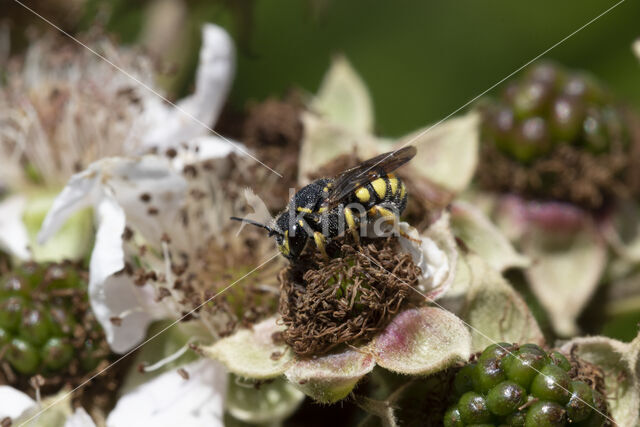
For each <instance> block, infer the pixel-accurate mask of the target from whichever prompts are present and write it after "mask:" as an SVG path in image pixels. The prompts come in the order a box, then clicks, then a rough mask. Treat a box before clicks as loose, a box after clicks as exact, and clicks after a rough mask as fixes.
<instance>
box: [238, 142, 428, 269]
mask: <svg viewBox="0 0 640 427" xmlns="http://www.w3.org/2000/svg"><path fill="white" fill-rule="evenodd" d="M415 154H416V149H415V147H412V146H409V147H405V148H402V149H400V150H397V151H393V152H389V153H384V154H380V155H379V156H376V157H374V158H372V159H369V160H367V161H365V162H363V163H361V164H359V165H358V166H355V167H353V168H351V169H347V170H346V171H344V172H342V173H341V174H339V175H338V176H337V177H335V178H333V179H332V178H321V179H317V180H315V181H313V182H312V183H310V184H309V185H307V186H305V187H303V188H302V189H300V191H298V192H297V193H296V194H295V195H294V196H293V197H292V198H291V200H290V201H289V205H288V207H287V209H285V210H284V211H283V212H281V213H280V214H278V216H277V217H276V218H275V220H274V221H273V224H271V225H266V224H260V223H258V222H254V221H251V220H247V219H243V218H237V217H233V218H231V219H233V220H236V221H243V222H246V223H248V224H252V225H255V226H258V227H262V228H264V229H266V230H267V231H269V236H270V237H271V236H275V237H276V241H277V243H278V248H279V249H280V252H281V253H282V255H284V256H285V257H286V258H288V259H290V260H295V259H296V258H297V257H298V256H299V255H300V254H301V253H302V251H303V250H304V247H305V246H306V244H307V241H308V240H309V239H310V238H311V237H313V239H314V241H315V244H316V246H317V247H318V249H319V250H320V251H321V252H322V253H323V254H324V255H325V256H326V250H325V244H326V241H327V239H331V238H333V237H336V236H338V235H340V233H341V232H342V230H343V229H344V225H346V227H347V228H348V229H349V231H350V232H351V233H352V235H353V237H354V239H355V240H356V242H358V241H359V233H358V227H359V225H360V223H361V221H362V219H363V218H365V217H366V218H372V217H382V218H384V219H386V220H389V221H394V222H395V220H396V219H397V216H398V215H400V214H401V213H402V211H403V210H404V208H405V207H406V206H407V189H406V187H405V185H404V183H403V182H402V181H401V180H400V179H399V178H398V177H396V176H395V175H394V174H393V173H392V172H393V171H394V170H395V169H397V168H399V167H400V166H402V165H403V164H405V163H407V162H408V161H409V160H411V159H412V158H413V156H415Z"/></svg>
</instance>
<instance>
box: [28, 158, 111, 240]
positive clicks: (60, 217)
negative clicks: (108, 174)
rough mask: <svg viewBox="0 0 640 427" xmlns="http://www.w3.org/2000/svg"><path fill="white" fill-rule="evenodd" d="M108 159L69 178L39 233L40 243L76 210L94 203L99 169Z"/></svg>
mask: <svg viewBox="0 0 640 427" xmlns="http://www.w3.org/2000/svg"><path fill="white" fill-rule="evenodd" d="M106 162H107V161H101V162H96V163H93V164H92V165H91V166H89V168H88V169H87V170H85V171H82V172H80V173H77V174H75V175H73V176H72V177H71V179H69V182H68V183H67V185H66V186H65V187H64V188H63V189H62V192H61V193H60V194H59V195H58V196H57V197H56V199H55V200H54V202H53V206H51V209H50V210H49V212H48V213H47V216H46V217H45V219H44V221H43V222H42V227H41V228H40V232H39V233H38V243H39V244H44V243H45V242H46V241H47V240H48V239H49V238H50V237H51V236H53V235H54V234H55V233H56V231H58V230H59V229H60V227H62V225H63V224H64V223H65V222H66V221H67V219H69V217H70V216H71V215H73V214H74V213H75V212H77V211H79V210H81V209H84V208H86V207H89V206H91V205H92V203H93V201H94V199H95V197H96V195H95V194H96V191H97V190H98V185H99V181H98V179H99V177H100V174H99V170H100V169H101V167H102V166H103V165H106V164H107V163H106Z"/></svg>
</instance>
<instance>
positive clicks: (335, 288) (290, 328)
mask: <svg viewBox="0 0 640 427" xmlns="http://www.w3.org/2000/svg"><path fill="white" fill-rule="evenodd" d="M328 251H329V253H331V254H332V255H334V256H332V258H331V259H329V260H325V259H323V258H322V256H321V255H320V254H319V253H318V252H317V251H315V250H308V251H306V252H305V253H303V255H302V257H301V258H300V259H299V260H298V262H296V263H295V264H292V265H291V266H289V267H287V268H286V269H284V270H283V271H282V272H281V274H280V285H281V291H282V292H281V298H280V314H281V315H282V319H283V322H284V324H285V325H286V326H287V329H286V330H285V332H284V333H283V339H284V341H285V342H286V343H287V344H289V345H290V346H291V347H292V349H293V351H295V353H296V354H298V355H300V356H303V357H305V356H307V357H308V356H312V355H320V354H323V353H326V352H328V351H330V350H332V349H334V348H336V347H338V346H340V345H341V344H355V343H357V342H358V341H361V340H366V339H369V338H372V337H373V336H374V335H376V334H377V333H379V332H380V331H381V330H382V329H384V327H385V326H386V325H387V324H388V323H389V321H390V320H391V319H392V317H393V316H394V315H395V314H396V313H398V312H399V311H400V309H401V308H403V307H404V306H405V305H406V304H407V303H409V296H410V295H411V293H412V291H411V288H410V287H411V286H416V285H417V283H418V278H419V277H420V274H421V270H420V268H419V267H417V266H416V265H415V264H414V262H413V260H412V258H411V255H409V254H408V253H404V252H401V251H400V248H399V243H398V241H397V238H396V237H388V238H378V239H363V242H362V246H357V245H354V244H352V243H350V242H349V238H348V237H341V238H338V239H336V240H335V241H334V242H333V243H332V244H331V245H330V246H329V248H328ZM389 272H391V273H392V274H389Z"/></svg>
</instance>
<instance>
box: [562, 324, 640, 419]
mask: <svg viewBox="0 0 640 427" xmlns="http://www.w3.org/2000/svg"><path fill="white" fill-rule="evenodd" d="M562 351H564V352H565V353H569V354H574V352H575V354H576V355H577V356H579V357H581V358H582V359H584V360H586V361H588V362H591V363H593V364H594V365H597V366H598V367H600V368H601V369H602V371H603V372H604V376H605V386H606V389H607V393H606V394H607V396H606V397H607V401H608V403H609V408H610V409H611V415H612V417H613V419H614V420H615V422H616V424H617V425H619V426H637V425H638V423H639V422H640V419H639V416H638V414H639V413H640V377H639V375H640V335H638V336H637V337H636V338H635V339H634V340H633V341H632V342H630V343H623V342H620V341H617V340H613V339H611V338H607V337H599V336H598V337H584V338H576V339H573V340H571V341H569V342H567V343H566V344H564V345H563V346H562Z"/></svg>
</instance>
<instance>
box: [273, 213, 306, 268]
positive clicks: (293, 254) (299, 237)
mask: <svg viewBox="0 0 640 427" xmlns="http://www.w3.org/2000/svg"><path fill="white" fill-rule="evenodd" d="M289 220H290V217H289V212H288V211H285V212H283V213H281V214H280V215H279V216H278V218H277V219H276V223H275V227H274V234H275V236H276V242H277V243H278V249H280V252H281V253H282V255H284V256H285V257H286V258H288V259H296V258H298V256H300V254H301V253H302V250H303V249H304V246H305V244H306V243H307V233H306V231H305V230H304V227H303V226H301V225H300V224H298V223H293V224H290V223H289Z"/></svg>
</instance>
